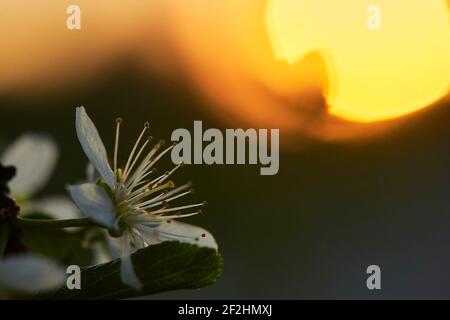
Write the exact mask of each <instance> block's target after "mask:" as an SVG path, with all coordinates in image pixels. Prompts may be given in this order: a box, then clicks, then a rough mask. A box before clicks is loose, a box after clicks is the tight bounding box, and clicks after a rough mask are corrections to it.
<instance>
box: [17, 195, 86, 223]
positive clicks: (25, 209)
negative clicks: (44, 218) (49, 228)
mask: <svg viewBox="0 0 450 320" xmlns="http://www.w3.org/2000/svg"><path fill="white" fill-rule="evenodd" d="M36 212H40V213H45V214H47V215H49V216H50V217H52V218H53V219H75V218H81V217H83V214H82V213H81V212H80V210H79V209H78V208H77V207H76V206H75V205H74V204H73V202H72V201H71V200H70V199H69V198H68V197H65V196H49V197H46V198H44V199H41V200H38V201H32V202H29V203H27V204H26V205H25V206H22V207H21V215H22V216H26V215H27V214H30V213H36Z"/></svg>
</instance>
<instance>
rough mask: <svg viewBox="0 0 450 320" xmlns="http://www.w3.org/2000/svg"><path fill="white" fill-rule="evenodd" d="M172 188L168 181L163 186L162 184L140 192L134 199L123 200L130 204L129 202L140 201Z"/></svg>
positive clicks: (170, 182) (173, 185)
mask: <svg viewBox="0 0 450 320" xmlns="http://www.w3.org/2000/svg"><path fill="white" fill-rule="evenodd" d="M174 187H175V184H174V183H173V182H172V181H168V182H166V183H165V184H163V185H161V186H159V187H156V188H152V189H149V190H147V191H145V192H142V193H141V194H138V195H136V196H134V197H131V198H128V199H127V200H125V202H127V203H130V202H133V201H137V200H140V199H142V198H146V197H148V196H150V195H152V194H153V193H156V192H159V191H161V190H164V189H173V188H174Z"/></svg>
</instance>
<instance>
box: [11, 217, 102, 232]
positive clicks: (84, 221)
mask: <svg viewBox="0 0 450 320" xmlns="http://www.w3.org/2000/svg"><path fill="white" fill-rule="evenodd" d="M12 223H13V224H14V225H16V226H18V227H39V228H57V229H62V228H70V227H99V225H98V224H96V223H95V222H93V221H91V220H90V219H89V218H79V219H66V220H52V219H29V218H21V217H16V218H15V219H14V220H13V221H12Z"/></svg>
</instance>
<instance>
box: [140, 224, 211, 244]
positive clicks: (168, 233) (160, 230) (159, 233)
mask: <svg viewBox="0 0 450 320" xmlns="http://www.w3.org/2000/svg"><path fill="white" fill-rule="evenodd" d="M139 230H140V231H142V230H141V228H139ZM150 230H151V231H150ZM149 231H150V232H149ZM143 233H144V234H145V236H146V237H147V240H148V242H149V243H153V244H154V243H155V242H156V243H158V242H163V241H170V240H176V241H180V242H186V243H191V244H195V245H198V246H200V247H208V248H213V249H215V250H217V249H218V246H217V242H216V240H215V239H214V237H213V235H212V234H211V233H210V232H208V231H207V230H205V229H203V228H200V227H197V226H194V225H191V224H187V223H183V222H178V221H173V220H172V221H170V222H167V221H165V222H162V223H161V224H160V225H159V226H158V227H152V228H147V232H145V231H144V232H143Z"/></svg>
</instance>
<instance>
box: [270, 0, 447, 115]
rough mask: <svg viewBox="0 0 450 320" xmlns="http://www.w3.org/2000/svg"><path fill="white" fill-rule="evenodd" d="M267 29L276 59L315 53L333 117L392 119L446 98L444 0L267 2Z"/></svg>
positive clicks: (297, 58)
mask: <svg viewBox="0 0 450 320" xmlns="http://www.w3.org/2000/svg"><path fill="white" fill-rule="evenodd" d="M371 19H377V21H376V25H375V27H374V28H371V25H370V22H371ZM266 22H267V28H268V31H269V34H270V38H271V43H272V46H273V48H274V52H275V55H276V57H277V58H278V59H280V60H284V61H286V62H288V63H291V64H294V63H297V62H299V61H300V60H301V59H302V58H303V57H304V56H305V55H306V54H308V53H310V52H319V53H321V55H322V56H323V58H324V60H325V64H326V68H327V76H328V81H329V86H328V90H327V92H326V99H327V103H328V105H329V112H330V113H331V114H333V115H335V116H338V117H340V118H344V119H347V120H352V121H357V122H373V121H380V120H386V119H392V118H396V117H400V116H403V115H406V114H409V113H412V112H415V111H417V110H420V109H422V108H424V107H426V106H428V105H430V104H432V103H433V102H435V101H436V100H438V99H439V98H442V97H443V96H445V95H446V94H448V92H449V85H450V25H449V11H448V7H447V4H446V2H445V1H443V0H414V1H411V0H395V1H392V0H369V1H367V0H346V1H336V0H322V1H316V0H269V2H268V6H267V15H266Z"/></svg>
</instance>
